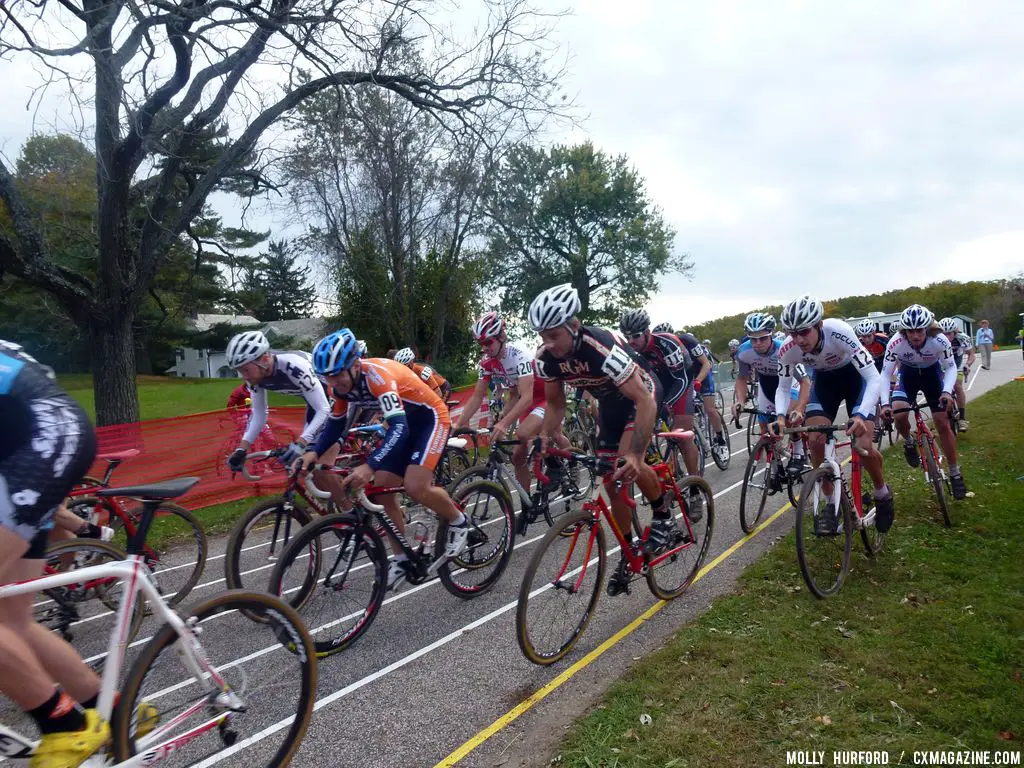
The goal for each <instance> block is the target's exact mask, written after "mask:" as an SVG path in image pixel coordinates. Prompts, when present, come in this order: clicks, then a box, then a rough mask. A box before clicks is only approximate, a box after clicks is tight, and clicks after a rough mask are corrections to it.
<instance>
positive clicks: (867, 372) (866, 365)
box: [850, 341, 889, 419]
mask: <svg viewBox="0 0 1024 768" xmlns="http://www.w3.org/2000/svg"><path fill="white" fill-rule="evenodd" d="M853 345H855V346H856V347H858V349H857V351H856V352H855V353H854V355H853V358H852V360H853V365H854V367H855V368H856V369H857V373H859V374H860V377H861V378H862V379H864V384H865V387H864V397H863V398H861V401H860V404H859V405H858V406H857V407H856V408H855V409H854V412H853V413H851V414H850V416H851V417H853V416H860V417H861V418H862V419H870V418H871V417H873V416H874V415H875V406H876V405H878V401H879V398H880V397H881V395H882V390H883V389H887V388H886V387H883V386H882V381H883V379H882V377H881V375H879V373H878V369H877V368H875V359H874V358H873V357H872V356H871V353H870V352H868V351H867V350H866V349H864V345H863V344H861V343H860V342H859V341H854V342H853V343H852V345H851V346H853ZM888 394H889V393H888V392H886V394H885V396H886V402H888ZM883 405H884V403H883Z"/></svg>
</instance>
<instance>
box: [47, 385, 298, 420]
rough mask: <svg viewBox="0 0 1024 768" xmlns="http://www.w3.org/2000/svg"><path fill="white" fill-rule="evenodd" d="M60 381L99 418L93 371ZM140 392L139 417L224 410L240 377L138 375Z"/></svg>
mask: <svg viewBox="0 0 1024 768" xmlns="http://www.w3.org/2000/svg"><path fill="white" fill-rule="evenodd" d="M57 382H58V383H59V384H60V386H61V387H63V388H64V389H65V390H66V391H67V393H68V394H69V395H71V396H72V397H73V398H74V399H75V400H76V401H77V402H78V403H79V404H80V405H81V406H82V407H83V408H84V409H85V411H86V412H87V413H88V414H89V418H91V419H92V420H93V421H95V420H96V405H95V397H94V394H93V385H92V376H91V375H89V374H87V373H86V374H80V373H75V374H66V375H63V376H58V377H57ZM135 382H136V387H137V389H138V392H139V417H140V419H141V420H143V421H146V420H148V419H166V418H172V417H174V416H187V415H189V414H193V413H203V412H205V411H216V410H221V409H223V408H224V407H225V405H226V403H227V399H228V395H229V394H231V390H232V389H234V388H235V387H237V386H238V385H239V384H240V383H241V380H240V379H188V378H181V377H175V376H136V377H135ZM269 402H270V404H271V405H297V404H301V403H302V401H301V400H300V399H299V400H297V399H296V398H295V397H290V396H287V395H279V394H277V393H275V392H271V393H270V401H269Z"/></svg>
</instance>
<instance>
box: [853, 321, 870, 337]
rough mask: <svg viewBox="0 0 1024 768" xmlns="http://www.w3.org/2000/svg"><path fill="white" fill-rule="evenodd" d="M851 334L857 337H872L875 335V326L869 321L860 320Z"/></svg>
mask: <svg viewBox="0 0 1024 768" xmlns="http://www.w3.org/2000/svg"><path fill="white" fill-rule="evenodd" d="M853 332H854V333H856V334H857V335H858V336H874V335H875V324H874V322H873V321H871V320H861V321H860V322H859V323H857V324H856V325H855V326H853Z"/></svg>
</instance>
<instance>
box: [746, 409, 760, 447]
mask: <svg viewBox="0 0 1024 768" xmlns="http://www.w3.org/2000/svg"><path fill="white" fill-rule="evenodd" d="M758 439H759V437H758V435H757V414H756V413H751V414H749V418H748V419H747V453H748V454H750V453H753V452H754V446H755V445H757V441H758Z"/></svg>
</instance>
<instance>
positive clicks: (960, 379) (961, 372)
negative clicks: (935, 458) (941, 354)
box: [939, 317, 977, 432]
mask: <svg viewBox="0 0 1024 768" xmlns="http://www.w3.org/2000/svg"><path fill="white" fill-rule="evenodd" d="M939 328H941V329H942V332H943V333H944V334H946V338H947V339H949V343H950V344H951V345H952V347H953V362H954V363H956V386H955V387H954V388H953V393H954V394H955V395H956V405H957V408H958V409H959V411H960V413H959V414H958V418H959V422H958V423H957V427H958V428H959V429H960V431H961V432H966V431H967V430H968V429H969V428H970V426H971V424H970V422H969V421H967V392H966V391H965V390H964V381H965V380H966V378H967V377H968V376H970V375H971V366H972V365H974V361H975V359H976V357H977V356H976V355H975V354H974V344H973V343H972V342H971V337H970V336H968V335H967V334H966V333H963V332H962V331H961V330H960V327H959V326H958V325H957V324H956V320H954V319H953V318H952V317H944V318H942V319H941V320H939ZM965 357H966V358H967V359H966V360H965V359H964V358H965Z"/></svg>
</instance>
